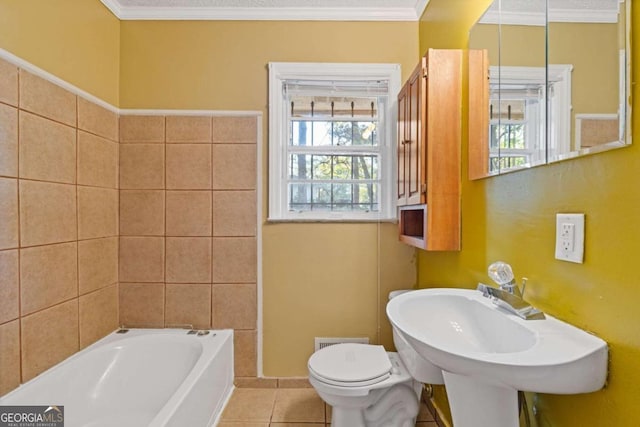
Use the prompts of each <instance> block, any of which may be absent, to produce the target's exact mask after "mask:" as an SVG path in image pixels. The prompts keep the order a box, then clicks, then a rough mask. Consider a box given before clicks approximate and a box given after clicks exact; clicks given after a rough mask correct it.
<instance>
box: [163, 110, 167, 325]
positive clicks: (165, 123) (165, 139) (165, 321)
mask: <svg viewBox="0 0 640 427" xmlns="http://www.w3.org/2000/svg"><path fill="white" fill-rule="evenodd" d="M162 126H163V127H162V141H163V142H162V149H163V150H164V162H163V163H164V164H163V166H164V167H163V169H164V171H163V172H164V176H163V181H164V182H163V189H162V197H163V200H164V209H163V213H162V214H163V215H162V216H163V222H164V235H163V236H162V239H163V244H164V253H163V260H162V263H163V266H164V277H163V282H164V285H163V297H164V310H163V313H162V315H163V318H164V321H163V324H164V327H165V328H166V327H167V117H166V116H163V117H162Z"/></svg>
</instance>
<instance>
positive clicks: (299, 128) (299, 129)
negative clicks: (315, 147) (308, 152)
mask: <svg viewBox="0 0 640 427" xmlns="http://www.w3.org/2000/svg"><path fill="white" fill-rule="evenodd" d="M289 145H300V146H305V145H308V146H310V145H312V139H311V122H307V121H304V120H300V121H297V120H296V121H292V122H291V140H290V141H289Z"/></svg>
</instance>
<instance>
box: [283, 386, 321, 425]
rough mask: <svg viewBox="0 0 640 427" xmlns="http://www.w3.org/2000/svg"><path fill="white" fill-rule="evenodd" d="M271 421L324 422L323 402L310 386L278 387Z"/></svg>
mask: <svg viewBox="0 0 640 427" xmlns="http://www.w3.org/2000/svg"><path fill="white" fill-rule="evenodd" d="M271 421H274V422H289V423H291V422H297V423H313V422H317V423H324V402H323V401H322V399H321V398H320V396H318V393H317V392H316V391H315V390H314V389H312V388H309V389H303V390H301V389H286V388H280V389H278V391H277V393H276V403H275V405H274V406H273V414H272V415H271Z"/></svg>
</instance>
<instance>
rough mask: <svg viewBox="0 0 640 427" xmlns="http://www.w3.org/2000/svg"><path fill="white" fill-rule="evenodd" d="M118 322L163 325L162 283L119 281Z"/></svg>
mask: <svg viewBox="0 0 640 427" xmlns="http://www.w3.org/2000/svg"><path fill="white" fill-rule="evenodd" d="M119 288H120V292H119V302H118V306H119V309H120V320H119V322H118V323H119V324H121V325H126V326H140V327H147V328H148V327H157V328H162V327H164V283H120V285H119Z"/></svg>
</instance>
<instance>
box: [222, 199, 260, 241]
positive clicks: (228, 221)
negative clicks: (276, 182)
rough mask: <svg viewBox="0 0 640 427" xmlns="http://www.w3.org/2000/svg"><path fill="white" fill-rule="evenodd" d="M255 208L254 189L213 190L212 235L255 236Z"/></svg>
mask: <svg viewBox="0 0 640 427" xmlns="http://www.w3.org/2000/svg"><path fill="white" fill-rule="evenodd" d="M256 209H257V201H256V192H255V191H214V192H213V235H214V236H255V235H256V227H257V211H256Z"/></svg>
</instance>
